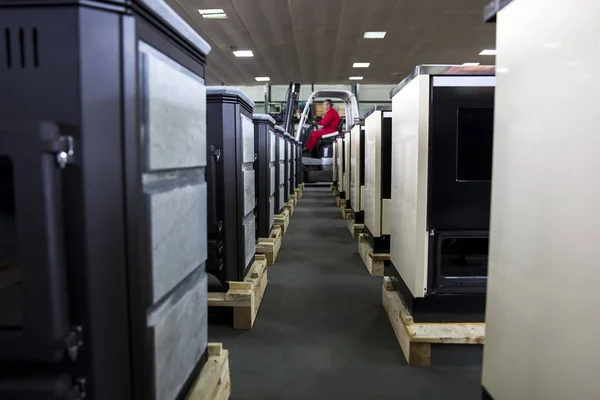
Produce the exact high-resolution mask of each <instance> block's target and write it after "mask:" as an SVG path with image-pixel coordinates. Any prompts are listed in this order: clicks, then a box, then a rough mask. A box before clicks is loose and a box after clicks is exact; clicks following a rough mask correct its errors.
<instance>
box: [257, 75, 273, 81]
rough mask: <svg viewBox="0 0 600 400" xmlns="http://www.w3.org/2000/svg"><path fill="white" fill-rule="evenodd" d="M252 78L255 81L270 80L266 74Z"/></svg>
mask: <svg viewBox="0 0 600 400" xmlns="http://www.w3.org/2000/svg"><path fill="white" fill-rule="evenodd" d="M254 79H256V82H269V81H270V80H271V78H269V77H268V76H257V77H256V78H254Z"/></svg>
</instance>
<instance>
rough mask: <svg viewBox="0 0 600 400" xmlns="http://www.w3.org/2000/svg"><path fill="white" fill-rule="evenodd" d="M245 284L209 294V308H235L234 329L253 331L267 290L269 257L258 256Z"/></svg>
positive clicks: (233, 285)
mask: <svg viewBox="0 0 600 400" xmlns="http://www.w3.org/2000/svg"><path fill="white" fill-rule="evenodd" d="M254 258H255V260H254V265H252V267H250V270H249V271H248V275H246V278H245V279H244V281H243V282H229V290H228V291H227V292H226V293H223V292H209V293H208V306H209V307H233V328H234V329H252V327H253V326H254V321H255V320H256V314H258V310H259V308H260V303H261V302H262V299H263V296H264V294H265V290H266V289H267V257H265V256H264V255H262V254H256V255H255V257H254Z"/></svg>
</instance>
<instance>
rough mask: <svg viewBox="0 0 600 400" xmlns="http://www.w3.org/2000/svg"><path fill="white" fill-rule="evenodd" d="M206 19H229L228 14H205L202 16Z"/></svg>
mask: <svg viewBox="0 0 600 400" xmlns="http://www.w3.org/2000/svg"><path fill="white" fill-rule="evenodd" d="M202 18H204V19H227V14H225V13H223V14H204V15H203V16H202Z"/></svg>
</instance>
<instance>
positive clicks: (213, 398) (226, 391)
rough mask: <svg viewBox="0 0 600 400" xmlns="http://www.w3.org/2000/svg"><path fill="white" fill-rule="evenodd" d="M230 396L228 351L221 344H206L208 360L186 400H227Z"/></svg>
mask: <svg viewBox="0 0 600 400" xmlns="http://www.w3.org/2000/svg"><path fill="white" fill-rule="evenodd" d="M230 395H231V374H230V371H229V351H227V350H225V349H223V345H222V344H221V343H209V344H208V360H207V361H206V364H204V367H202V370H201V371H200V374H199V375H198V377H197V378H196V381H195V382H194V384H193V386H192V389H191V390H190V392H189V393H188V395H187V397H186V399H187V400H227V399H229V396H230Z"/></svg>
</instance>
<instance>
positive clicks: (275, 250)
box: [256, 225, 283, 266]
mask: <svg viewBox="0 0 600 400" xmlns="http://www.w3.org/2000/svg"><path fill="white" fill-rule="evenodd" d="M282 235H283V233H282V229H281V228H280V227H279V226H277V225H276V226H274V227H273V229H271V234H270V235H269V237H268V238H260V239H258V243H257V245H256V252H257V253H258V254H264V255H265V257H267V265H268V266H272V265H273V264H275V261H276V260H277V255H278V254H279V249H280V248H281V236H282Z"/></svg>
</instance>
